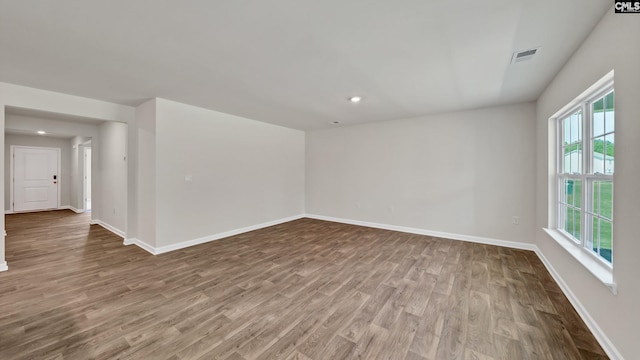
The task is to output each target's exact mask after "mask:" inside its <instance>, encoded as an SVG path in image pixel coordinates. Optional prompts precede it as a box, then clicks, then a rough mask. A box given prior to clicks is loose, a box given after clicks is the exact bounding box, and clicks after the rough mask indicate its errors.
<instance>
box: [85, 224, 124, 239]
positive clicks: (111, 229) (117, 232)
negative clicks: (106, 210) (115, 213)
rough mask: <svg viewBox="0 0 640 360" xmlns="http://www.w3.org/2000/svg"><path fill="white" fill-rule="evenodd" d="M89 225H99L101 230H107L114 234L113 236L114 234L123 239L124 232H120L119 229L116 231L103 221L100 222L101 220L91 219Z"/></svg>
mask: <svg viewBox="0 0 640 360" xmlns="http://www.w3.org/2000/svg"><path fill="white" fill-rule="evenodd" d="M89 223H90V224H91V225H100V226H102V227H103V228H105V229H107V230H109V231H111V232H112V233H114V234H116V235H118V236H120V237H121V238H124V231H122V230H120V229H118V228H116V227H114V226H112V225H109V224H107V223H105V222H104V221H102V220H98V219H91V222H89Z"/></svg>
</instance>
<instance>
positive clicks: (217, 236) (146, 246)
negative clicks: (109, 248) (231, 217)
mask: <svg viewBox="0 0 640 360" xmlns="http://www.w3.org/2000/svg"><path fill="white" fill-rule="evenodd" d="M304 217H305V215H304V214H300V215H294V216H290V217H286V218H282V219H278V220H273V221H268V222H264V223H261V224H257V225H251V226H247V227H243V228H240V229H235V230H229V231H224V232H221V233H217V234H212V235H208V236H203V237H200V238H197V239H192V240H187V241H182V242H179V243H177V244H171V245H166V246H162V247H154V246H151V245H149V244H147V243H145V242H144V241H142V240H140V239H136V238H129V239H125V240H124V241H123V244H124V245H137V246H139V247H141V248H142V249H144V250H146V251H148V252H149V253H151V254H153V255H160V254H164V253H167V252H170V251H175V250H180V249H184V248H187V247H191V246H195V245H200V244H204V243H207V242H210V241H215V240H220V239H223V238H226V237H229V236H234V235H239V234H243V233H246V232H249V231H254V230H258V229H262V228H266V227H269V226H274V225H279V224H282V223H286V222H289V221H293V220H298V219H302V218H304Z"/></svg>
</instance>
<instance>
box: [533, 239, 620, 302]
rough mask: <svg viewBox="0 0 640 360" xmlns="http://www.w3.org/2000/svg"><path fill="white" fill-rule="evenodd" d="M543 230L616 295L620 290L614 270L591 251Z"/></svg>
mask: <svg viewBox="0 0 640 360" xmlns="http://www.w3.org/2000/svg"><path fill="white" fill-rule="evenodd" d="M543 230H544V231H545V232H546V233H547V234H548V235H549V236H550V237H551V238H552V239H554V240H555V241H556V242H557V243H558V244H559V245H560V246H562V247H563V248H564V249H565V250H567V252H568V253H569V254H571V256H573V257H574V258H575V259H576V260H578V262H579V263H581V264H582V265H583V266H584V267H585V268H587V270H589V272H590V273H591V274H593V276H595V277H596V278H597V279H598V280H600V282H602V283H603V284H604V285H605V286H606V287H608V288H609V290H611V292H612V293H613V294H614V295H616V294H617V293H618V289H617V286H616V283H615V282H614V281H613V269H611V267H610V266H607V265H606V264H604V263H603V262H602V261H600V260H598V259H596V258H595V256H593V254H590V253H589V250H587V249H584V248H582V247H581V246H579V245H577V244H576V243H574V242H573V241H571V240H569V239H568V238H567V237H566V236H564V235H563V234H562V233H560V232H559V231H557V230H554V229H547V228H543Z"/></svg>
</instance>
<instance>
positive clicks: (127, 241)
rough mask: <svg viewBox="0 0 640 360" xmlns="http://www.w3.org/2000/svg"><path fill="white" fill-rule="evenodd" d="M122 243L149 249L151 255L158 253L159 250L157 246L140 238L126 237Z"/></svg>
mask: <svg viewBox="0 0 640 360" xmlns="http://www.w3.org/2000/svg"><path fill="white" fill-rule="evenodd" d="M122 244H123V245H125V246H128V245H136V246H137V247H139V248H141V249H143V250H145V251H147V252H148V253H150V254H151V255H158V252H157V251H156V248H155V247H153V246H151V245H149V244H147V243H146V242H144V241H142V240H140V239H136V238H129V239H124V241H123V242H122Z"/></svg>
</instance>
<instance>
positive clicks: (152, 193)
mask: <svg viewBox="0 0 640 360" xmlns="http://www.w3.org/2000/svg"><path fill="white" fill-rule="evenodd" d="M129 132H130V135H129V148H130V149H131V151H130V154H129V155H130V158H131V159H130V161H129V162H130V164H129V179H128V183H129V191H130V194H132V196H129V201H130V205H129V212H130V214H129V216H128V227H127V238H129V239H131V238H137V239H139V240H141V241H142V242H144V243H146V244H148V245H150V246H152V247H155V246H156V100H155V99H152V100H149V101H147V102H145V103H144V104H142V105H140V106H138V107H137V108H136V116H135V120H134V121H133V122H132V123H130V130H129Z"/></svg>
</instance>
